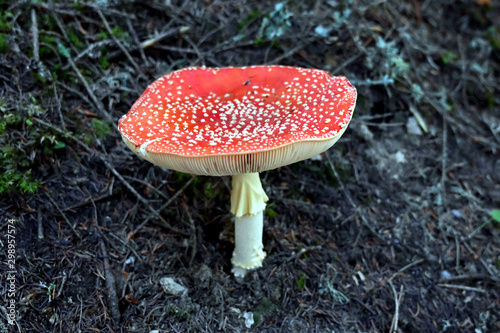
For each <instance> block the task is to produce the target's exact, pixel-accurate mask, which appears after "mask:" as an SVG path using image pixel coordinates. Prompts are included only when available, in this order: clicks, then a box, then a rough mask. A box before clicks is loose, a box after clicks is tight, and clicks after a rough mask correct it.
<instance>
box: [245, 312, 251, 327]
mask: <svg viewBox="0 0 500 333" xmlns="http://www.w3.org/2000/svg"><path fill="white" fill-rule="evenodd" d="M243 318H245V326H246V328H251V327H252V325H253V324H254V320H253V313H252V312H243Z"/></svg>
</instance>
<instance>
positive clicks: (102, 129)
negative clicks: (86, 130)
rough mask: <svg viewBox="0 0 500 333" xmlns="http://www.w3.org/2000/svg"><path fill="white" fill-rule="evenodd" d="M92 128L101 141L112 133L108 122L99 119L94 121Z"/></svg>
mask: <svg viewBox="0 0 500 333" xmlns="http://www.w3.org/2000/svg"><path fill="white" fill-rule="evenodd" d="M92 128H93V130H94V133H95V134H96V135H97V137H99V139H103V138H104V137H105V136H106V135H108V134H109V133H110V132H111V126H110V125H109V124H108V123H107V122H105V121H103V120H100V119H97V118H94V119H92Z"/></svg>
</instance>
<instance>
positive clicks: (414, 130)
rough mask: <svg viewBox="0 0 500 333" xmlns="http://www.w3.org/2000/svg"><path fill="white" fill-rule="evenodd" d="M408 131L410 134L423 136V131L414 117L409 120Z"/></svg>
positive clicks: (407, 123)
mask: <svg viewBox="0 0 500 333" xmlns="http://www.w3.org/2000/svg"><path fill="white" fill-rule="evenodd" d="M406 130H407V131H408V134H413V135H422V130H421V129H420V126H419V125H418V122H417V120H416V119H415V118H413V117H410V118H408V121H407V122H406Z"/></svg>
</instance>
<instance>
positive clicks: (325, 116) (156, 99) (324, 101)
mask: <svg viewBox="0 0 500 333" xmlns="http://www.w3.org/2000/svg"><path fill="white" fill-rule="evenodd" d="M355 103H356V89H355V88H354V86H352V85H351V84H350V83H349V81H348V80H347V79H346V78H345V77H342V76H331V75H330V74H329V73H327V72H325V71H322V70H317V69H304V68H296V67H284V66H253V67H242V68H237V67H227V68H185V69H182V70H179V71H176V72H173V73H170V74H167V75H165V76H163V77H161V78H159V79H158V80H156V81H155V82H153V83H152V84H151V85H150V86H149V87H148V88H147V89H146V91H145V92H144V93H143V94H142V96H141V97H140V98H139V99H138V100H137V101H136V102H135V104H134V105H133V106H132V108H131V109H130V111H129V112H128V114H127V115H125V116H123V117H122V118H121V119H120V122H119V130H120V132H121V133H122V137H123V139H124V140H125V142H126V143H127V145H128V146H129V147H130V148H131V149H132V150H133V151H135V152H136V153H137V154H138V155H140V156H141V157H143V158H145V159H147V160H149V161H151V162H153V163H155V164H159V165H161V166H164V167H167V168H171V169H175V170H179V171H184V172H190V173H194V174H207V175H223V174H226V175H229V174H236V173H244V172H258V171H264V170H268V169H272V168H276V167H279V166H282V165H286V164H290V163H294V162H296V161H300V160H303V159H306V158H309V157H312V156H314V155H316V154H318V153H320V152H322V151H324V150H326V149H328V148H329V147H331V146H332V145H333V144H334V143H335V141H336V140H337V139H338V138H339V137H340V135H341V134H342V133H343V131H344V129H345V128H346V127H347V125H348V124H349V121H350V120H351V116H352V112H353V110H354V106H355ZM299 143H310V144H309V145H308V144H306V145H304V144H299ZM311 143H312V144H313V145H311ZM291 144H295V146H300V147H294V148H293V149H294V150H295V151H294V152H292V151H290V149H291V148H290V147H288V148H287V149H285V150H283V149H284V148H285V147H286V146H289V145H291ZM297 148H299V149H298V150H299V151H300V152H298V151H297ZM313 148H314V151H312V150H311V149H313ZM318 149H319V151H318ZM275 150H278V151H275ZM271 151H274V152H273V153H272V154H270V153H269V152H271ZM268 155H272V156H268ZM274 155H277V156H274ZM279 155H281V157H283V158H284V159H283V160H282V161H278V157H280V156H279ZM266 156H267V157H266ZM304 156H305V157H304ZM270 159H271V160H270ZM231 163H232V164H236V165H234V166H233V165H229V164H231Z"/></svg>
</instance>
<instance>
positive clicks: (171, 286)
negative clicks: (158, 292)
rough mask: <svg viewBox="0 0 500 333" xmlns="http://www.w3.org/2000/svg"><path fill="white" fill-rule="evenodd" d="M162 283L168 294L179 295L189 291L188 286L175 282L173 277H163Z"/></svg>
mask: <svg viewBox="0 0 500 333" xmlns="http://www.w3.org/2000/svg"><path fill="white" fill-rule="evenodd" d="M160 285H161V287H162V288H163V291H165V292H166V293H167V294H171V295H174V296H178V295H183V294H186V293H187V288H186V287H184V286H182V285H180V284H178V283H177V282H175V281H174V279H172V278H171V277H164V278H161V279H160Z"/></svg>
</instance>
